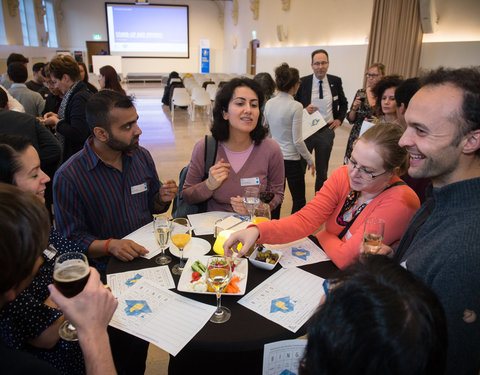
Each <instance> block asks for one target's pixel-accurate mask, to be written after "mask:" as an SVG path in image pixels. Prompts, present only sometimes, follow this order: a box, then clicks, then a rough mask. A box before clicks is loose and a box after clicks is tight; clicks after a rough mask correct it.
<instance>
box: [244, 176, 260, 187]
mask: <svg viewBox="0 0 480 375" xmlns="http://www.w3.org/2000/svg"><path fill="white" fill-rule="evenodd" d="M240 185H241V186H252V185H260V178H259V177H250V178H241V179H240Z"/></svg>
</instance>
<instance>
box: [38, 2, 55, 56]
mask: <svg viewBox="0 0 480 375" xmlns="http://www.w3.org/2000/svg"><path fill="white" fill-rule="evenodd" d="M42 4H43V6H44V7H45V10H46V13H45V15H44V16H43V22H44V24H45V31H46V32H48V35H49V38H48V44H47V46H48V47H54V48H57V47H58V41H57V28H56V26H55V13H54V12H53V4H52V1H51V0H43V1H42Z"/></svg>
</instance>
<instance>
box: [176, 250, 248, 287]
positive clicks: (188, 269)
mask: <svg viewBox="0 0 480 375" xmlns="http://www.w3.org/2000/svg"><path fill="white" fill-rule="evenodd" d="M209 258H210V256H198V257H192V258H190V259H188V261H187V263H186V264H185V268H184V269H183V272H182V275H181V276H180V280H178V285H177V290H179V291H180V292H188V293H195V294H212V295H215V293H213V292H198V291H195V290H193V288H192V283H191V281H192V273H193V270H192V264H193V263H195V261H196V260H199V261H200V262H202V263H203V264H204V265H205V266H206V265H207V262H208V259H209ZM236 270H237V272H239V273H241V274H242V275H244V278H243V279H242V280H240V281H239V282H238V284H237V285H238V288H239V289H240V292H238V293H235V294H230V293H222V296H243V295H244V294H245V290H246V289H247V277H248V261H247V259H244V258H243V259H242V261H241V262H240V263H239V264H238V265H237V267H236ZM200 281H203V282H205V283H206V281H205V274H203V276H202V278H201V280H200Z"/></svg>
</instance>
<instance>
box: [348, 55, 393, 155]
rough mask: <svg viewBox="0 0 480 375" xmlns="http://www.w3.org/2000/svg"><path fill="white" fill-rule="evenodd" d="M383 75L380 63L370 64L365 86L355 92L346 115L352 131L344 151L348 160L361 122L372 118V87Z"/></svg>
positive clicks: (373, 99) (373, 102) (373, 105)
mask: <svg viewBox="0 0 480 375" xmlns="http://www.w3.org/2000/svg"><path fill="white" fill-rule="evenodd" d="M384 75H385V65H383V64H382V63H375V64H372V65H371V66H370V67H369V68H368V71H367V73H366V74H365V77H366V84H367V86H366V87H365V88H361V89H359V90H357V92H356V94H355V98H354V100H353V103H352V107H351V108H350V111H349V112H348V113H347V120H348V122H349V123H350V124H352V130H350V135H349V137H348V141H347V149H346V150H345V157H346V158H349V157H350V155H351V154H352V149H353V142H355V140H356V139H358V137H359V135H360V129H361V128H362V123H363V121H364V120H366V119H370V118H372V116H373V115H374V111H373V108H374V107H375V103H376V97H375V95H374V94H373V87H375V85H376V84H377V82H378V81H379V80H381V79H382V78H383V76H384Z"/></svg>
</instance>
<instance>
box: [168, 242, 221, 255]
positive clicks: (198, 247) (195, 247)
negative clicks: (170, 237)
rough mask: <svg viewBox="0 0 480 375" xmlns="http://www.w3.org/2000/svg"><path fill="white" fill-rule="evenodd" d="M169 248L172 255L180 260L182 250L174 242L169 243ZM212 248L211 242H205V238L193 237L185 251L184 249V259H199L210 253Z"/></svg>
mask: <svg viewBox="0 0 480 375" xmlns="http://www.w3.org/2000/svg"><path fill="white" fill-rule="evenodd" d="M168 247H169V250H170V253H172V255H174V256H176V257H177V258H180V250H178V247H176V246H175V245H174V244H173V243H172V241H169V242H168ZM211 248H212V245H210V242H208V241H206V240H204V239H203V238H198V237H192V239H191V240H190V242H189V243H188V244H187V246H185V249H183V257H184V258H190V257H199V256H201V255H205V254H206V253H208V252H209V251H210V249H211Z"/></svg>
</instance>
